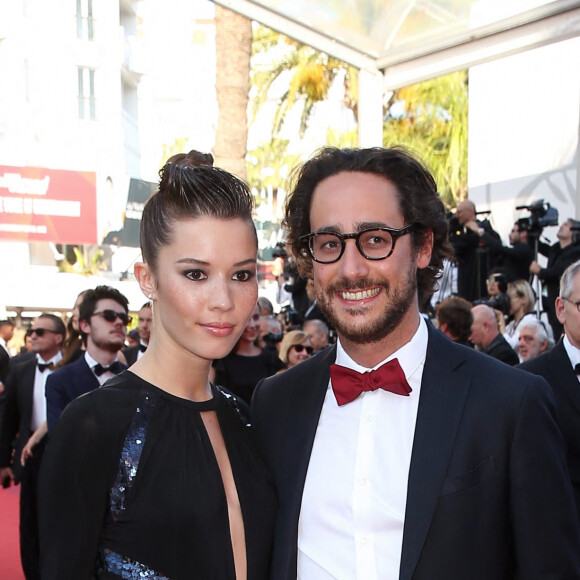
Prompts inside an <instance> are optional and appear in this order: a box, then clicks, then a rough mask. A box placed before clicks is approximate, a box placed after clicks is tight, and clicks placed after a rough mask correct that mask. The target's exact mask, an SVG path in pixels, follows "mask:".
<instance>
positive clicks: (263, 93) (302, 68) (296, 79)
mask: <svg viewBox="0 0 580 580" xmlns="http://www.w3.org/2000/svg"><path fill="white" fill-rule="evenodd" d="M252 52H253V55H252V86H253V87H254V89H255V96H254V98H253V107H252V109H253V117H254V119H255V117H256V114H257V112H258V110H259V109H260V107H262V105H264V103H266V102H267V101H268V100H269V98H270V89H271V88H272V85H273V84H274V83H275V81H277V80H278V79H281V78H283V76H288V77H289V78H288V79H287V81H286V82H285V90H284V92H283V94H282V95H281V96H280V98H279V99H278V104H277V108H276V113H275V115H274V121H273V126H272V137H273V138H274V137H278V136H279V133H280V130H281V129H282V126H283V125H284V121H285V119H286V116H287V114H288V112H289V111H290V110H291V109H292V108H293V107H294V106H295V105H297V104H300V105H302V111H301V116H300V126H299V135H300V137H303V136H304V133H305V131H306V129H307V127H308V121H309V119H310V116H311V115H312V112H313V109H314V105H316V103H319V102H320V101H324V100H325V99H326V98H327V97H328V91H329V90H330V87H331V86H332V84H333V82H334V80H335V79H336V78H337V76H338V74H339V73H341V74H343V75H344V81H343V82H344V86H345V97H344V102H345V104H346V105H347V107H349V108H350V109H351V110H352V111H353V113H354V115H355V117H356V114H357V103H358V70H357V69H356V68H354V67H353V66H350V65H347V64H346V63H344V62H342V61H339V60H337V59H336V58H333V57H330V56H328V55H327V54H325V53H323V52H319V51H317V50H316V49H314V48H312V47H310V46H306V45H304V44H301V43H299V42H296V41H294V40H292V39H290V38H288V37H287V36H284V35H283V34H279V33H278V32H274V31H273V30H270V29H269V28H266V27H265V26H259V27H258V28H257V29H256V31H255V33H254V41H253V44H252Z"/></svg>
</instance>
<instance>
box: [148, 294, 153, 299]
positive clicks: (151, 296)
mask: <svg viewBox="0 0 580 580" xmlns="http://www.w3.org/2000/svg"><path fill="white" fill-rule="evenodd" d="M147 298H149V300H151V299H152V298H153V294H151V292H149V295H148V296H147Z"/></svg>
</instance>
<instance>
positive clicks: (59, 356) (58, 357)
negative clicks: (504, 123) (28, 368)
mask: <svg viewBox="0 0 580 580" xmlns="http://www.w3.org/2000/svg"><path fill="white" fill-rule="evenodd" d="M61 359H62V352H60V350H59V351H58V352H57V353H56V354H55V355H54V356H53V357H52V358H49V359H48V360H44V359H43V358H42V357H41V356H40V355H39V354H38V353H36V362H37V363H40V364H50V363H52V364H53V365H55V366H56V365H57V364H58V363H59V362H60V360H61Z"/></svg>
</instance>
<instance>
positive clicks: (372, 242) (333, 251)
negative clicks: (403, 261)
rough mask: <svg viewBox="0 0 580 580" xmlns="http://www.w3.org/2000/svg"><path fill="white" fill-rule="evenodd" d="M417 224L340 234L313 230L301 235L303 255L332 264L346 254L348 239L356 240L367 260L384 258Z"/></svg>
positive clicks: (359, 249)
mask: <svg viewBox="0 0 580 580" xmlns="http://www.w3.org/2000/svg"><path fill="white" fill-rule="evenodd" d="M414 225H415V224H409V225H406V226H404V227H402V228H399V229H398V230H397V229H393V228H369V229H366V230H361V231H360V232H357V233H352V234H339V233H336V232H326V231H321V232H312V233H311V234H306V235H305V236H301V237H300V241H301V242H302V243H303V244H304V246H305V247H304V248H303V249H302V253H303V255H306V254H305V252H306V248H307V249H308V253H309V254H310V256H311V257H312V259H313V260H314V261H315V262H320V263H321V264H332V263H333V262H338V260H340V258H342V255H343V254H344V249H345V247H346V240H354V241H355V243H356V247H357V249H358V251H359V252H360V253H361V254H362V255H363V256H364V257H365V258H366V259H367V260H384V259H385V258H388V257H389V256H390V255H391V254H392V253H393V250H394V249H395V242H396V241H397V239H398V238H400V237H401V236H404V235H405V234H408V233H409V232H410V231H411V230H412V229H413V226H414Z"/></svg>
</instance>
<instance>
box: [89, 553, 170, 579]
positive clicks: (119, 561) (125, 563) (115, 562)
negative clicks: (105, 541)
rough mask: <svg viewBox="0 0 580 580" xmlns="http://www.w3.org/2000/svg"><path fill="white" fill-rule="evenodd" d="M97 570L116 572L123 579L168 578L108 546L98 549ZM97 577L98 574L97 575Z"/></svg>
mask: <svg viewBox="0 0 580 580" xmlns="http://www.w3.org/2000/svg"><path fill="white" fill-rule="evenodd" d="M97 569H98V572H100V573H102V572H108V573H110V574H116V575H117V576H119V578H123V579H124V580H138V579H139V578H149V579H150V580H170V579H169V578H168V577H167V576H163V574H159V572H155V570H151V568H148V567H147V566H145V565H144V564H141V563H140V562H136V561H135V560H131V558H127V557H126V556H121V554H117V553H116V552H113V551H112V550H109V549H108V548H104V549H103V548H101V549H100V550H99V565H98V567H97ZM97 577H99V576H97Z"/></svg>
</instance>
